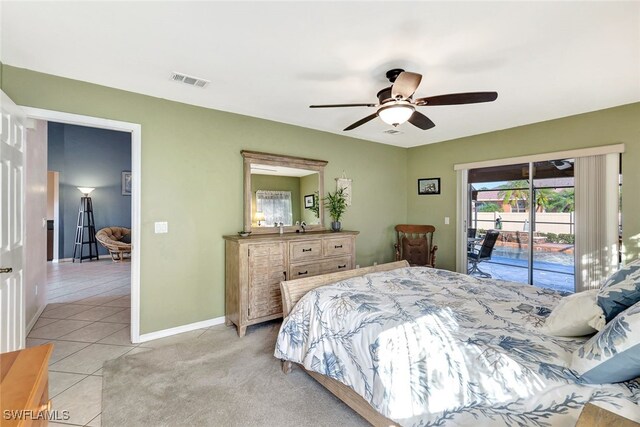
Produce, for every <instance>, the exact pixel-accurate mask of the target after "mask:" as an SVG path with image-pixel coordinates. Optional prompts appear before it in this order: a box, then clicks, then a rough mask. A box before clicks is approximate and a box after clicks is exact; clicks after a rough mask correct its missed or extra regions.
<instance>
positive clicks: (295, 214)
mask: <svg viewBox="0 0 640 427" xmlns="http://www.w3.org/2000/svg"><path fill="white" fill-rule="evenodd" d="M258 190H271V191H276V190H277V191H290V192H291V217H292V218H293V224H295V223H296V221H302V219H301V218H300V206H301V204H302V201H301V197H300V178H298V177H295V176H275V175H251V210H252V212H251V218H253V215H254V214H255V212H256V191H258ZM270 225H271V226H273V224H270Z"/></svg>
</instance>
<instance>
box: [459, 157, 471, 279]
mask: <svg viewBox="0 0 640 427" xmlns="http://www.w3.org/2000/svg"><path fill="white" fill-rule="evenodd" d="M457 175H458V176H457V187H456V193H457V199H458V204H457V209H456V242H458V243H457V244H456V271H457V272H458V273H464V274H467V228H469V226H470V225H469V224H467V218H468V217H469V186H468V185H467V181H468V176H469V171H468V170H467V169H462V170H458V171H457Z"/></svg>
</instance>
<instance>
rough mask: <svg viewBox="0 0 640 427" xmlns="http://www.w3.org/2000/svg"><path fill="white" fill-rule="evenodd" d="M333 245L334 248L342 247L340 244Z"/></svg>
mask: <svg viewBox="0 0 640 427" xmlns="http://www.w3.org/2000/svg"><path fill="white" fill-rule="evenodd" d="M333 247H334V248H335V249H340V248H342V245H334V246H333Z"/></svg>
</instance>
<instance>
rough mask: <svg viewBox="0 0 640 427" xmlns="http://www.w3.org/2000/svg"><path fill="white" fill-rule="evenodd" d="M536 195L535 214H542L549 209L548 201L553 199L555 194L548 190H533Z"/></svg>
mask: <svg viewBox="0 0 640 427" xmlns="http://www.w3.org/2000/svg"><path fill="white" fill-rule="evenodd" d="M535 194H536V212H544V211H546V210H547V209H548V208H549V205H550V200H551V199H552V198H553V195H554V194H555V192H554V191H552V190H551V189H549V188H540V189H538V190H535Z"/></svg>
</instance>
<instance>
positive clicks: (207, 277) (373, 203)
mask: <svg viewBox="0 0 640 427" xmlns="http://www.w3.org/2000/svg"><path fill="white" fill-rule="evenodd" d="M2 90H3V91H4V92H5V93H7V94H8V95H9V97H11V98H12V99H13V100H14V101H15V102H16V103H17V104H19V105H24V106H30V107H37V108H44V109H49V110H56V111H63V112H69V113H76V114H83V115H88V116H95V117H103V118H109V119H114V120H121V121H126V122H133V123H139V124H141V125H142V183H141V184H142V195H141V203H142V208H141V216H142V230H140V234H141V239H142V243H141V254H140V258H141V259H140V261H141V333H149V332H153V331H157V330H162V329H166V328H171V327H175V326H180V325H185V324H188V323H192V322H197V321H202V320H207V319H211V318H214V317H217V316H222V315H223V314H224V243H223V239H222V236H223V235H225V234H234V233H236V232H237V231H238V230H241V229H242V226H243V219H242V218H243V214H242V209H243V207H242V200H243V196H242V188H243V185H242V177H243V167H242V164H243V163H242V156H241V155H240V150H242V149H247V150H254V151H262V152H269V153H277V154H287V155H292V156H298V157H306V158H313V159H322V160H327V161H328V162H329V163H328V164H327V167H326V169H325V188H326V190H327V191H329V190H331V191H333V190H334V189H335V178H336V177H339V176H341V175H342V171H343V170H344V171H346V173H347V176H349V178H353V180H354V186H353V191H354V193H355V194H354V200H355V201H356V202H354V204H353V206H351V207H350V208H349V210H348V211H347V213H346V214H345V217H344V220H343V224H344V227H345V228H346V229H349V230H359V231H360V235H359V237H358V239H357V263H359V264H360V265H363V266H364V265H371V264H372V263H373V262H374V261H377V262H384V261H390V260H391V259H392V257H393V238H394V237H393V232H392V231H393V226H394V225H395V224H398V223H402V222H404V221H405V220H406V216H407V212H406V206H407V204H406V200H407V195H406V193H405V190H404V189H405V188H406V179H407V178H406V165H407V158H406V156H407V150H406V149H401V148H397V147H391V146H388V145H382V144H377V143H373V142H368V141H363V140H359V139H354V138H348V137H344V136H341V135H335V134H331V133H326V132H320V131H314V130H310V129H305V128H302V127H297V126H291V125H286V124H282V123H276V122H271V121H267V120H261V119H256V118H252V117H247V116H242V115H238V114H231V113H225V112H221V111H216V110H211V109H206V108H201V107H196V106H192V105H186V104H181V103H178V102H172V101H167V100H164V99H159V98H153V97H150V96H145V95H140V94H136V93H131V92H126V91H122V90H117V89H113V88H108V87H104V86H98V85H95V84H90V83H85V82H80V81H75V80H70V79H66V78H61V77H56V76H52V75H47V74H42V73H37V72H33V71H29V70H25V69H19V68H15V67H11V66H8V65H4V66H3V69H2ZM363 153H366V155H365V154H363ZM372 212H375V215H372ZM154 221H168V222H169V230H170V232H169V233H168V234H154V233H153V222H154Z"/></svg>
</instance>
